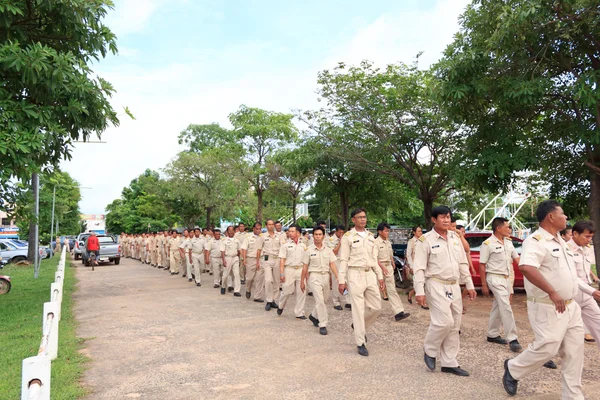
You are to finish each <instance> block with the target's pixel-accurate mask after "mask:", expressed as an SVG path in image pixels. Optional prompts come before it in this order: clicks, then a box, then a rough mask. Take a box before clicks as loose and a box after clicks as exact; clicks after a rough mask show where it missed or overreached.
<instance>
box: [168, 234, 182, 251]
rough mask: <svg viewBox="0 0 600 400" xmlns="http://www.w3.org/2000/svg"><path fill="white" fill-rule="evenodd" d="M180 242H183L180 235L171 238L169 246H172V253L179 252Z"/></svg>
mask: <svg viewBox="0 0 600 400" xmlns="http://www.w3.org/2000/svg"><path fill="white" fill-rule="evenodd" d="M180 244H181V238H180V237H179V236H177V237H176V238H173V237H171V239H169V246H170V248H171V253H178V252H179V245H180Z"/></svg>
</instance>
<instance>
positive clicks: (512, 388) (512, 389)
mask: <svg viewBox="0 0 600 400" xmlns="http://www.w3.org/2000/svg"><path fill="white" fill-rule="evenodd" d="M502 384H503V385H504V390H506V393H508V394H509V395H510V396H514V395H515V394H517V386H518V385H519V381H518V380H516V379H515V378H513V377H512V375H511V374H510V371H509V370H508V360H504V376H503V377H502Z"/></svg>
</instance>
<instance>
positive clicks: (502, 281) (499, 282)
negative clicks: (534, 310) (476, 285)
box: [485, 274, 517, 342]
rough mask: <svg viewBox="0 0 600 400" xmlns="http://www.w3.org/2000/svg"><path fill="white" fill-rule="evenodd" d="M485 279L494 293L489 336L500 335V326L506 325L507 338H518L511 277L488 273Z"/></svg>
mask: <svg viewBox="0 0 600 400" xmlns="http://www.w3.org/2000/svg"><path fill="white" fill-rule="evenodd" d="M485 281H486V282H487V284H488V287H489V288H490V290H491V291H492V293H493V294H494V301H493V302H492V311H491V312H490V321H489V323H488V333H487V335H488V337H491V338H494V337H497V336H500V327H501V326H504V335H506V340H508V341H509V342H510V341H513V340H517V325H516V324H515V317H514V316H513V311H512V307H511V305H510V294H511V286H510V285H511V284H510V279H509V278H505V277H503V276H500V275H494V274H486V279H485Z"/></svg>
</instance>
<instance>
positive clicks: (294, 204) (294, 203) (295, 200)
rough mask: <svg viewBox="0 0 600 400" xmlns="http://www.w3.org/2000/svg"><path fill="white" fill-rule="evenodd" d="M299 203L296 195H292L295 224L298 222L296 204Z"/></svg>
mask: <svg viewBox="0 0 600 400" xmlns="http://www.w3.org/2000/svg"><path fill="white" fill-rule="evenodd" d="M297 203H298V199H297V198H296V197H292V220H293V221H294V224H295V223H296V204H297Z"/></svg>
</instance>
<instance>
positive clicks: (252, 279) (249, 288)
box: [240, 222, 265, 303]
mask: <svg viewBox="0 0 600 400" xmlns="http://www.w3.org/2000/svg"><path fill="white" fill-rule="evenodd" d="M261 230H262V224H261V223H260V222H255V223H254V226H253V227H252V234H249V235H247V236H246V240H244V243H242V246H241V247H240V249H241V250H242V258H243V260H244V265H245V268H244V269H245V270H246V279H245V281H246V298H247V299H250V297H251V296H252V293H254V301H255V302H257V303H264V301H265V300H264V297H265V272H264V270H263V269H262V268H261V267H260V252H261V251H262V246H263V241H264V239H263V237H262V235H261Z"/></svg>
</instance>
